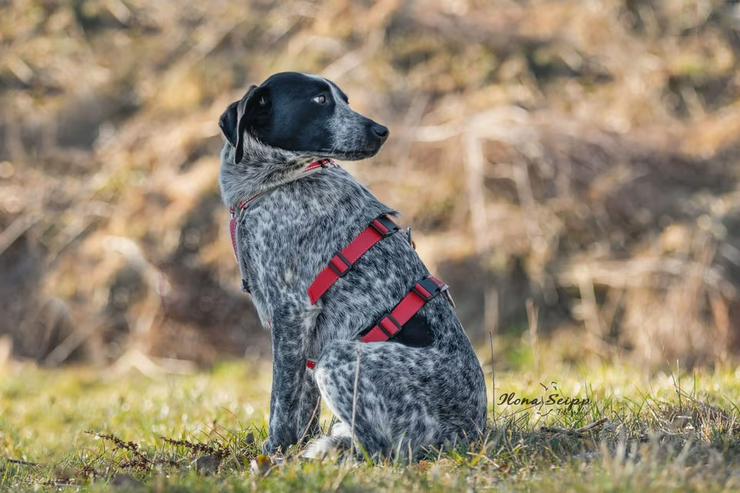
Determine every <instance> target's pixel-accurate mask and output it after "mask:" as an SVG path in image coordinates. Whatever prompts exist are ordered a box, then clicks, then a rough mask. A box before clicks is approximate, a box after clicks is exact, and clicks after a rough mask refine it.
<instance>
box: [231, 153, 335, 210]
mask: <svg viewBox="0 0 740 493" xmlns="http://www.w3.org/2000/svg"><path fill="white" fill-rule="evenodd" d="M338 166H339V165H338V164H337V163H335V162H334V161H332V160H331V159H318V160H316V161H313V162H311V163H309V164H307V165H306V166H304V167H303V168H301V169H300V170H299V171H298V172H296V174H295V175H294V176H292V177H291V178H290V179H289V180H287V181H285V182H282V183H280V185H284V184H285V183H290V182H293V181H296V180H300V179H301V178H303V177H304V176H308V175H310V174H312V173H314V172H315V171H319V170H321V169H324V168H335V167H338ZM280 185H277V186H280ZM277 186H276V187H272V188H269V189H267V190H263V191H261V192H259V193H256V194H254V195H252V196H251V197H249V198H248V199H246V200H242V201H241V202H239V203H238V204H236V206H234V207H232V208H231V209H229V212H231V216H232V217H233V216H234V215H235V214H236V213H237V211H243V210H246V209H249V207H250V206H251V205H252V204H254V203H255V202H256V201H257V199H259V198H260V197H262V196H263V195H264V194H266V193H267V192H269V191H270V190H274V189H275V188H277Z"/></svg>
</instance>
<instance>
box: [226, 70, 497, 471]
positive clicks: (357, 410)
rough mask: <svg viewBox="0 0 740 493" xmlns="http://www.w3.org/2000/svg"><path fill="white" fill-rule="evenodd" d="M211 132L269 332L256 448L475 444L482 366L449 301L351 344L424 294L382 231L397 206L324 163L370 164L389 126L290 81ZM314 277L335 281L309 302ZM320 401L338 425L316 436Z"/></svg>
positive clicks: (247, 278) (422, 271) (393, 240)
mask: <svg viewBox="0 0 740 493" xmlns="http://www.w3.org/2000/svg"><path fill="white" fill-rule="evenodd" d="M219 126H220V128H221V130H222V133H223V136H224V138H225V143H224V147H223V149H222V151H221V174H220V187H221V193H222V197H223V201H224V203H225V205H226V206H227V207H228V208H230V209H231V210H232V211H233V219H232V240H233V243H234V250H235V253H236V257H237V261H238V263H239V267H240V269H241V271H242V276H243V283H244V286H245V289H246V290H249V292H250V293H251V296H252V301H253V303H254V305H255V307H256V309H257V312H258V314H259V318H260V321H261V323H262V325H263V326H264V327H265V328H267V329H268V330H270V332H271V337H272V353H273V373H272V394H271V398H270V417H269V437H268V439H267V441H266V442H265V444H264V446H263V450H264V452H265V453H269V454H273V453H277V452H279V451H282V452H285V451H287V449H288V447H290V446H291V445H294V444H306V443H307V442H308V440H309V439H314V440H313V443H311V444H310V445H309V446H308V448H307V451H306V456H308V457H320V456H323V455H325V454H327V453H330V452H331V451H341V450H347V449H351V450H354V451H356V452H357V453H358V454H359V453H360V452H362V454H363V455H369V456H370V457H401V456H403V457H407V456H408V457H412V458H413V457H418V456H419V455H420V454H423V453H424V452H425V451H428V450H433V449H435V448H441V447H445V446H455V445H456V444H461V443H465V442H467V441H469V440H471V439H473V438H475V437H478V436H480V435H481V434H482V433H483V432H484V431H485V429H486V409H487V406H486V402H487V400H486V388H485V383H484V377H483V371H482V369H481V366H480V363H479V361H478V359H477V357H476V355H475V352H474V350H473V348H472V345H471V343H470V341H469V339H468V337H467V336H466V334H465V332H464V330H463V327H462V325H461V324H460V321H459V320H458V318H457V316H456V314H455V312H454V309H453V306H452V305H451V303H450V301H451V298H448V297H446V296H436V297H434V298H431V299H429V300H428V301H427V302H426V303H425V304H424V305H423V306H422V308H421V309H420V310H419V311H418V312H416V313H415V314H413V317H412V318H411V319H410V320H408V321H407V323H405V324H403V327H402V328H401V330H400V331H399V332H397V333H396V334H395V336H394V337H392V338H390V339H389V340H385V341H382V342H363V340H362V339H361V337H364V338H367V337H368V331H369V330H370V328H374V330H375V331H378V330H379V329H382V328H379V327H378V326H377V324H378V321H379V320H381V319H382V318H383V317H384V316H385V317H386V319H387V320H392V319H393V317H390V318H388V315H389V313H390V314H391V315H392V314H393V313H396V312H391V310H392V309H394V307H400V303H399V302H400V301H401V300H404V299H405V297H408V298H409V299H410V300H411V301H410V302H409V303H411V302H416V303H420V301H419V299H421V298H419V299H417V298H416V296H418V297H421V295H420V294H419V293H420V290H421V291H424V293H425V294H424V296H426V294H429V293H426V290H425V289H423V288H420V287H419V283H420V280H425V279H428V276H429V275H430V273H429V272H428V270H427V268H426V267H425V265H424V263H423V262H422V261H421V259H420V258H419V257H418V255H417V254H416V251H415V250H414V248H413V245H412V242H411V241H410V234H409V235H406V234H404V233H403V231H395V229H394V228H393V226H392V224H391V223H392V220H391V223H389V222H388V219H390V218H393V217H395V216H397V211H395V210H394V209H392V208H390V207H388V206H387V205H385V204H383V203H381V202H380V201H379V200H378V199H377V198H376V197H375V196H373V194H372V193H370V191H368V189H367V188H365V187H364V186H363V185H361V184H360V183H358V182H357V181H356V180H355V179H354V178H353V177H352V176H351V175H350V174H349V173H348V172H347V171H345V170H344V169H342V168H341V167H338V166H334V165H333V161H331V160H334V159H337V160H359V159H365V158H369V157H371V156H373V155H375V154H376V153H377V152H378V151H379V150H380V148H381V146H382V145H383V143H384V142H385V141H386V140H387V138H388V135H389V130H388V129H387V128H386V127H385V126H383V125H380V124H378V123H376V122H374V121H373V120H371V119H369V118H367V117H365V116H363V115H360V114H359V113H357V112H355V111H354V110H352V109H351V108H350V106H349V99H348V98H347V95H346V94H345V93H344V92H343V91H342V90H341V89H340V88H339V87H338V86H337V85H336V84H335V83H333V82H332V81H330V80H327V79H324V78H322V77H318V76H314V75H307V74H301V73H295V72H284V73H279V74H275V75H273V76H271V77H269V78H268V79H267V80H265V81H264V82H263V83H262V84H260V85H259V86H251V87H250V88H249V90H248V91H247V93H246V94H245V95H244V97H243V98H242V99H241V100H239V101H235V102H233V103H232V104H230V105H229V106H228V108H227V109H226V111H225V112H224V113H223V114H222V115H221V118H220V121H219ZM317 163H318V165H316V164H317ZM327 163H328V164H327ZM377 218H381V219H383V218H385V219H384V221H383V224H385V226H388V227H389V228H391V231H384V230H383V232H384V233H389V234H387V236H384V237H382V239H380V240H378V242H377V243H376V244H375V245H374V246H372V248H370V249H368V250H367V251H366V252H365V253H364V255H362V257H361V258H359V260H357V261H356V262H355V263H354V265H352V266H351V268H348V269H347V270H346V271H345V272H340V273H339V274H341V275H339V274H337V275H336V276H335V277H332V274H331V273H330V272H328V271H327V269H330V268H332V265H329V263H330V261H332V262H336V261H335V260H332V259H335V258H336V257H335V255H336V254H337V252H341V251H342V249H343V248H345V247H347V245H349V244H351V243H352V242H353V241H355V240H356V239H357V238H358V235H361V234H363V232H364V231H366V230H368V228H369V226H368V225H369V224H370V223H373V224H375V223H374V221H375V220H376V219H377ZM370 225H371V226H372V224H370ZM385 226H384V227H385ZM367 234H370V233H367ZM340 258H341V257H340ZM345 260H346V259H345ZM345 263H349V262H345ZM327 266H328V267H327ZM342 267H347V266H342ZM336 270H337V269H336V265H334V271H336ZM342 270H344V269H342ZM324 271H327V272H328V274H327V275H328V276H329V277H332V279H334V280H335V282H334V284H333V285H331V287H330V288H329V289H328V290H327V291H326V292H325V293H324V294H323V295H322V296H321V297H320V299H318V300H317V299H313V300H312V299H311V296H310V295H309V294H307V292H308V291H309V290H310V289H311V288H312V286H313V284H312V283H315V282H316V281H315V279H317V276H318V275H320V274H321V273H322V272H324ZM431 279H434V278H431ZM435 282H437V281H436V280H435ZM424 285H425V286H427V288H429V287H430V286H431V288H434V287H435V286H437V287H439V291H444V287H443V286H442V285H441V284H439V283H437V284H436V285H433V284H429V283H428V282H427V284H424ZM412 293H416V294H412ZM425 299H426V298H425ZM399 309H400V308H399ZM387 320H386V321H387ZM386 325H387V324H386ZM383 330H384V329H383ZM363 334H365V335H364V336H363ZM307 362H308V363H307ZM311 366H313V368H310V367H311ZM322 401H323V403H325V404H326V405H327V406H328V407H329V409H330V410H331V411H332V413H333V414H334V416H335V418H336V420H337V423H336V424H335V425H334V426H333V428H332V430H331V433H330V435H328V436H324V437H317V435H318V434H319V433H320V428H319V422H318V418H319V410H320V405H321V402H322Z"/></svg>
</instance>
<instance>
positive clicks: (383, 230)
mask: <svg viewBox="0 0 740 493" xmlns="http://www.w3.org/2000/svg"><path fill="white" fill-rule="evenodd" d="M370 227H371V228H373V229H374V230H375V231H376V232H377V233H378V234H379V235H380V236H382V237H383V238H386V237H388V236H390V235H392V234H393V233H395V232H396V231H398V229H399V228H398V224H396V223H395V222H393V219H391V218H390V217H388V216H387V215H386V214H381V215H380V216H378V217H376V218H375V219H373V220H372V221H370Z"/></svg>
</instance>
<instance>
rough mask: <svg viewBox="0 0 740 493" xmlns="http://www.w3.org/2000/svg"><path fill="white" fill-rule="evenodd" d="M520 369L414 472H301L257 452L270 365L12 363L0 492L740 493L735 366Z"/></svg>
mask: <svg viewBox="0 0 740 493" xmlns="http://www.w3.org/2000/svg"><path fill="white" fill-rule="evenodd" d="M524 352H525V353H526V350H525V351H524ZM517 358H518V359H517V360H515V361H514V362H513V363H512V364H505V365H502V366H505V368H503V369H500V370H499V369H497V370H496V375H495V379H496V406H495V413H494V406H493V405H492V406H491V411H492V412H491V422H492V424H493V426H492V430H491V432H490V433H489V435H488V436H487V437H486V438H485V439H483V440H481V441H478V442H476V443H474V444H472V445H471V446H470V447H468V448H467V449H464V448H460V449H457V450H453V451H447V452H442V453H430V454H429V456H428V457H427V458H426V459H424V460H421V461H419V462H417V463H413V464H411V465H407V464H406V465H405V464H403V463H400V462H396V463H379V464H372V463H369V462H361V463H357V462H348V461H344V462H342V461H337V460H326V461H324V462H311V461H306V460H303V459H301V458H300V457H299V456H298V453H297V452H298V451H294V450H291V451H289V452H288V454H287V456H286V457H272V458H270V457H265V456H260V455H259V450H260V444H261V442H262V440H264V439H265V436H266V434H265V425H266V418H267V412H268V402H269V387H270V381H269V378H270V377H269V375H270V372H269V365H268V364H266V363H260V362H244V361H242V362H231V363H223V364H220V365H218V366H216V367H214V368H213V369H211V370H209V371H199V372H193V373H189V374H184V375H172V374H156V373H152V374H149V375H143V374H142V373H140V372H138V371H136V370H125V371H121V370H120V369H111V370H101V369H99V368H97V369H96V368H91V367H78V368H68V369H64V370H44V369H39V368H37V367H35V366H31V365H27V364H13V365H12V366H6V367H4V368H2V369H0V490H7V491H25V490H29V491H31V490H32V491H39V490H41V491H44V490H58V489H70V488H71V489H72V490H76V491H77V490H79V491H108V490H110V489H118V490H122V491H137V490H152V491H209V490H218V491H253V490H259V491H292V490H295V491H367V490H377V491H483V490H491V489H496V490H503V491H531V490H537V491H645V490H648V489H649V490H657V491H738V489H739V488H740V420H739V419H738V418H739V417H740V412H739V408H738V401H739V397H740V369H738V368H736V367H735V366H734V365H726V366H724V367H723V366H718V367H717V368H716V369H714V370H697V371H690V372H687V371H684V370H682V369H681V368H674V369H673V370H672V371H663V372H654V373H652V374H648V373H647V372H645V371H643V370H638V369H637V367H635V366H633V365H632V364H630V362H629V361H619V360H615V361H612V362H610V363H609V364H606V363H603V362H598V361H596V360H594V361H590V362H581V363H579V364H577V365H573V364H572V363H571V364H566V363H564V362H562V361H561V362H557V361H549V360H546V361H542V362H540V363H538V364H532V358H531V354H530V355H529V357H523V356H522V355H521V354H519V355H518V356H517ZM517 361H519V362H518V363H517ZM538 367H539V369H534V368H538ZM487 373H488V377H489V389H490V384H491V379H490V376H491V375H490V371H488V372H487ZM512 393H513V395H510V394H512ZM505 394H506V395H505ZM551 394H557V397H554V398H553V399H554V401H555V403H554V404H550V403H548V401H549V400H550V397H549V396H550V395H551ZM489 396H490V394H489ZM522 398H527V399H530V400H531V399H543V400H544V404H542V405H537V404H534V405H532V404H531V403H530V404H525V403H523V402H521V401H518V399H522ZM565 398H569V399H571V402H572V400H573V399H579V400H580V401H581V402H579V403H577V404H576V405H571V404H569V403H567V402H565V401H564V400H563V399H565ZM585 399H588V400H589V402H583V401H584V400H585ZM558 400H560V403H558ZM325 420H326V424H327V425H328V420H329V416H326V417H325Z"/></svg>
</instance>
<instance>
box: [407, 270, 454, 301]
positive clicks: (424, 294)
mask: <svg viewBox="0 0 740 493" xmlns="http://www.w3.org/2000/svg"><path fill="white" fill-rule="evenodd" d="M448 289H449V286H447V284H445V283H444V282H442V281H440V280H439V279H437V278H436V277H434V276H427V277H425V278H424V279H422V280H421V281H419V282H417V283H416V285H415V286H414V287H413V288H411V290H412V291H413V292H414V294H415V295H416V296H418V297H419V298H421V299H422V300H424V302H425V303H426V302H428V301H430V300H431V299H432V298H434V297H436V296H437V295H438V294H439V293H441V292H443V291H447V290H448Z"/></svg>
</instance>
